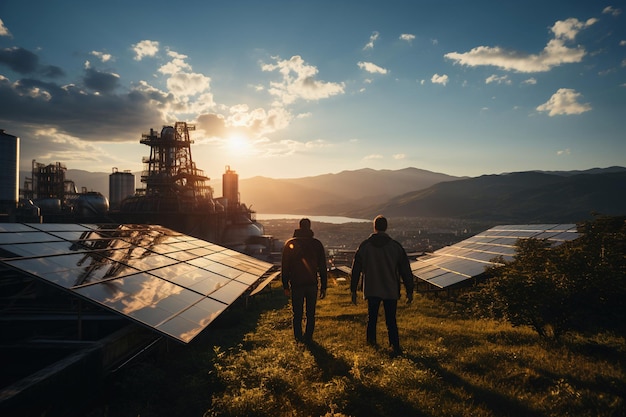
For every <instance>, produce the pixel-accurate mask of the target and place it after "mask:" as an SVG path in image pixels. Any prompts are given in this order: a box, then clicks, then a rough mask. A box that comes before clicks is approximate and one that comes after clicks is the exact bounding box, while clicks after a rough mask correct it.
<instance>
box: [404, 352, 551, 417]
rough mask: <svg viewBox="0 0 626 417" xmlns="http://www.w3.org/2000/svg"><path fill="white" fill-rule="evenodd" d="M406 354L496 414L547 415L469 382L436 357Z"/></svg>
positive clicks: (534, 416)
mask: <svg viewBox="0 0 626 417" xmlns="http://www.w3.org/2000/svg"><path fill="white" fill-rule="evenodd" d="M404 356H405V357H406V358H407V359H410V360H412V361H413V362H415V363H419V364H421V365H422V366H424V367H425V368H427V369H429V370H430V371H432V372H434V373H435V374H436V375H438V376H440V377H441V378H442V379H443V380H444V381H445V383H446V385H450V386H454V387H457V388H460V389H462V390H463V391H464V392H467V393H469V394H471V396H472V399H473V402H474V403H476V404H482V405H483V406H484V407H485V408H487V409H489V410H491V411H492V412H493V413H494V415H512V414H511V413H513V414H514V415H520V416H526V417H542V416H544V415H545V414H544V413H541V412H539V411H536V410H533V409H531V408H529V407H528V406H527V404H526V403H524V402H521V401H517V400H514V399H511V398H510V397H507V396H504V395H501V394H498V393H497V392H494V391H492V390H489V389H484V388H481V387H477V386H475V385H473V384H470V383H468V382H467V381H465V380H464V379H463V378H462V377H460V376H459V375H457V374H455V373H453V372H450V371H448V370H447V369H445V368H444V367H442V366H441V365H440V364H439V362H438V361H437V360H436V359H434V358H426V357H419V356H413V355H404Z"/></svg>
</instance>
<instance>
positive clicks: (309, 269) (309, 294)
mask: <svg viewBox="0 0 626 417" xmlns="http://www.w3.org/2000/svg"><path fill="white" fill-rule="evenodd" d="M281 275H282V280H283V289H284V290H285V295H286V296H288V297H289V296H290V295H291V306H292V309H293V335H294V336H295V338H296V340H298V341H304V342H310V341H311V340H312V338H313V330H314V329H315V304H316V301H317V290H318V275H319V284H320V285H319V292H320V299H321V298H324V297H326V286H327V283H328V276H327V270H326V251H325V250H324V246H323V245H322V242H320V241H319V240H318V239H315V238H314V237H313V231H312V230H311V221H310V220H309V219H302V220H300V228H299V229H296V230H295V231H294V232H293V238H291V239H289V240H288V241H287V242H285V246H284V247H283V257H282V270H281ZM305 301H306V327H305V331H304V338H303V337H302V317H303V313H304V304H305Z"/></svg>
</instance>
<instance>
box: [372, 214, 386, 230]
mask: <svg viewBox="0 0 626 417" xmlns="http://www.w3.org/2000/svg"><path fill="white" fill-rule="evenodd" d="M374 230H375V231H376V232H385V231H387V219H386V218H385V216H383V215H382V214H379V215H378V216H376V217H375V218H374Z"/></svg>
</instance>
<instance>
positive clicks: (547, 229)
mask: <svg viewBox="0 0 626 417" xmlns="http://www.w3.org/2000/svg"><path fill="white" fill-rule="evenodd" d="M577 237H578V232H577V228H576V225H575V224H530V225H499V226H494V227H492V228H491V229H488V230H486V231H484V232H480V233H478V234H476V235H474V236H471V237H469V238H467V239H465V240H463V241H461V242H458V243H456V244H454V245H451V246H446V247H444V248H441V249H439V250H437V251H435V252H433V253H432V254H429V255H427V256H425V257H420V258H418V259H417V260H416V261H413V262H412V263H411V270H412V272H413V275H415V276H416V277H417V278H418V279H421V280H423V281H424V282H427V283H429V284H431V285H433V286H435V287H437V288H440V289H444V288H447V287H450V286H452V285H456V284H459V283H461V282H462V281H464V280H468V279H470V278H474V277H477V276H479V275H481V274H483V273H484V272H485V270H486V268H488V267H491V266H496V267H497V266H499V264H498V263H497V262H496V259H497V258H498V257H502V258H503V259H504V260H505V261H511V260H513V259H514V256H515V253H516V244H517V242H518V240H520V239H528V238H537V239H544V238H545V239H547V240H548V242H550V243H551V244H552V245H554V246H555V245H559V244H562V243H564V242H567V241H571V240H573V239H576V238H577Z"/></svg>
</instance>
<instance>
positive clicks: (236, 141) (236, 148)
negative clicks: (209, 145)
mask: <svg viewBox="0 0 626 417" xmlns="http://www.w3.org/2000/svg"><path fill="white" fill-rule="evenodd" d="M251 146H252V145H251V144H250V140H249V139H248V138H247V137H246V136H244V135H239V134H237V135H232V136H230V137H229V138H228V139H227V147H228V150H229V151H231V152H232V153H234V154H236V155H243V154H248V153H250V151H251Z"/></svg>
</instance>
